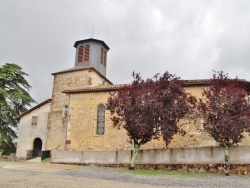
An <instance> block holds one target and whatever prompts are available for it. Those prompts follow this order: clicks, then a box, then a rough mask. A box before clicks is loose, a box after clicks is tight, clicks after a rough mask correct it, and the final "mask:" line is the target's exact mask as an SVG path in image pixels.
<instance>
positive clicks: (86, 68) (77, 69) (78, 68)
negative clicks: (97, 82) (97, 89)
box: [52, 66, 113, 84]
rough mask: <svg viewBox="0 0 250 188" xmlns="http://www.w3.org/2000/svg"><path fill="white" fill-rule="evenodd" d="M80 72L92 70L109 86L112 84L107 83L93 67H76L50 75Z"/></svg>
mask: <svg viewBox="0 0 250 188" xmlns="http://www.w3.org/2000/svg"><path fill="white" fill-rule="evenodd" d="M81 70H93V71H95V72H96V73H97V74H98V75H99V76H100V77H102V78H103V79H104V80H106V81H107V82H108V83H109V84H113V83H112V82H111V81H109V80H108V79H107V78H106V77H105V76H103V75H102V74H101V73H100V72H98V71H97V70H96V69H95V68H94V67H87V66H77V67H73V68H70V69H66V70H62V71H60V72H55V73H52V75H57V74H63V73H68V72H75V71H81Z"/></svg>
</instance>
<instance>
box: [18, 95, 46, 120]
mask: <svg viewBox="0 0 250 188" xmlns="http://www.w3.org/2000/svg"><path fill="white" fill-rule="evenodd" d="M50 102H51V99H47V100H46V101H43V102H41V103H39V104H38V105H36V106H34V107H33V108H31V109H29V110H27V111H25V112H23V113H22V114H20V115H19V116H17V117H16V119H17V120H20V119H21V117H23V116H25V115H26V114H29V113H30V112H32V111H33V110H36V109H38V108H40V107H41V106H43V105H45V104H47V103H50Z"/></svg>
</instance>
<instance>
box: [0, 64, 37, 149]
mask: <svg viewBox="0 0 250 188" xmlns="http://www.w3.org/2000/svg"><path fill="white" fill-rule="evenodd" d="M25 76H28V74H27V73H25V72H23V71H22V68H21V67H19V66H18V65H16V64H13V63H6V64H5V65H3V66H1V67H0V138H1V139H0V141H1V143H0V147H5V146H8V145H12V146H13V139H14V138H16V137H17V134H16V130H17V120H16V117H17V116H18V115H20V114H21V113H23V112H24V111H26V110H27V107H30V106H31V104H32V103H34V102H35V101H34V100H33V99H32V97H31V96H30V95H29V93H28V91H29V89H30V88H31V86H30V85H29V83H28V82H27V81H26V79H25Z"/></svg>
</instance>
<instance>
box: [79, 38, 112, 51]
mask: <svg viewBox="0 0 250 188" xmlns="http://www.w3.org/2000/svg"><path fill="white" fill-rule="evenodd" d="M91 41H95V42H100V43H102V44H103V46H105V47H106V48H107V50H109V47H108V45H107V44H106V43H105V42H104V41H102V40H97V39H93V38H89V39H85V40H78V41H76V42H75V44H74V47H75V48H76V47H77V45H78V44H79V43H82V42H91Z"/></svg>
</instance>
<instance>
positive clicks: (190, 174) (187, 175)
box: [119, 168, 208, 179]
mask: <svg viewBox="0 0 250 188" xmlns="http://www.w3.org/2000/svg"><path fill="white" fill-rule="evenodd" d="M119 172H120V173H125V172H127V173H130V174H134V175H148V176H162V177H176V178H183V179H185V178H192V177H205V176H207V175H208V174H207V173H194V172H180V171H166V170H128V169H126V168H123V169H120V170H119Z"/></svg>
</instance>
